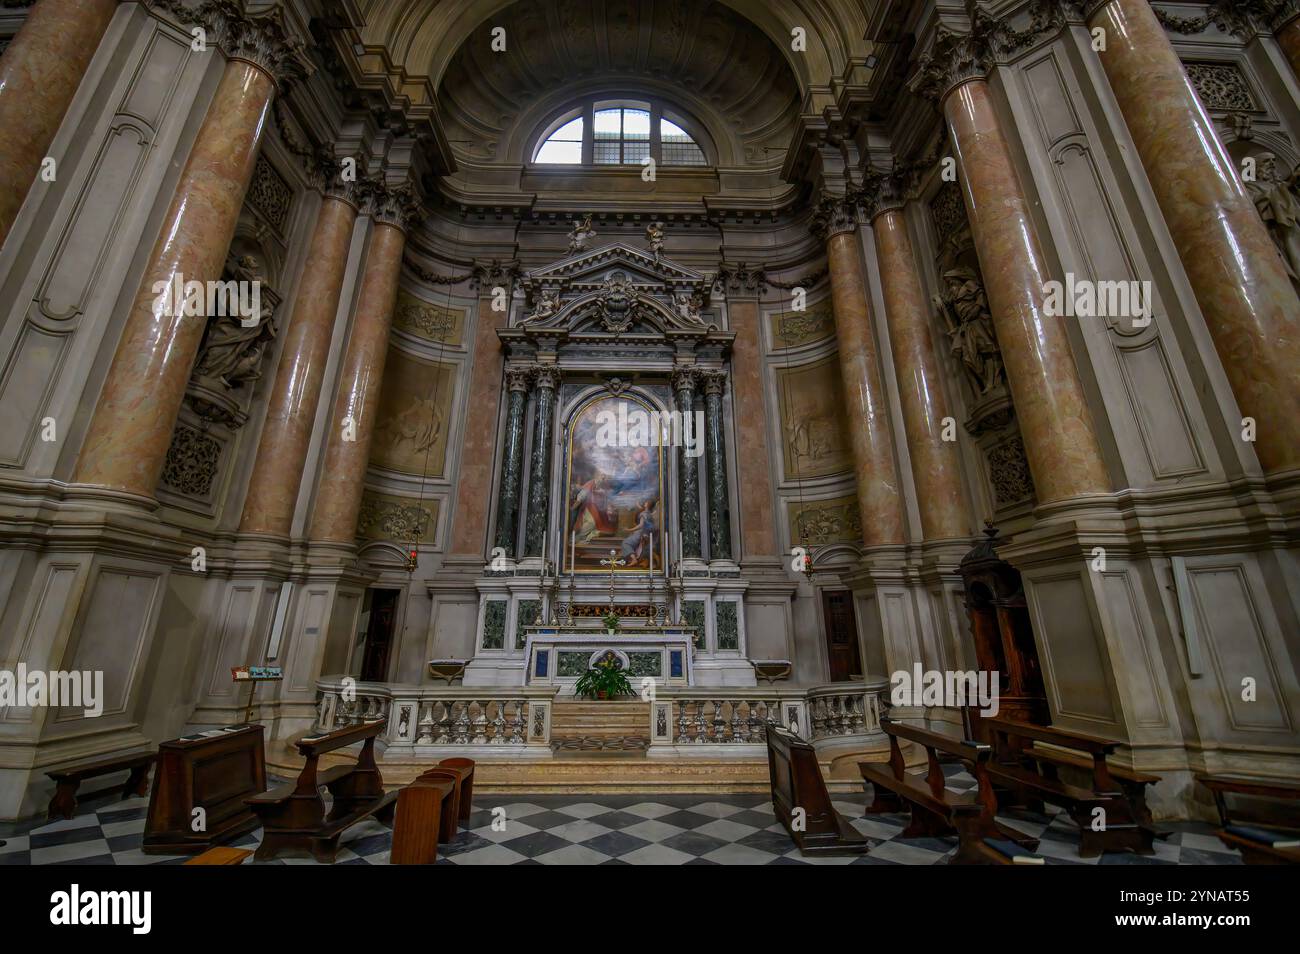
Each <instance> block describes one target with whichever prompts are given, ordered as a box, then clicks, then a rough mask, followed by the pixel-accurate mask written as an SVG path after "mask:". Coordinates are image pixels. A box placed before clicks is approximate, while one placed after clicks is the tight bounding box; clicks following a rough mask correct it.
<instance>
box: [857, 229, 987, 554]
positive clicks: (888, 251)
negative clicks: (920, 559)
mask: <svg viewBox="0 0 1300 954" xmlns="http://www.w3.org/2000/svg"><path fill="white" fill-rule="evenodd" d="M871 228H872V232H873V233H874V234H875V237H876V261H877V262H878V263H879V266H880V281H881V284H882V285H883V286H884V295H885V321H886V323H887V325H888V327H889V343H890V348H891V350H892V351H893V356H894V372H895V373H896V374H897V375H898V394H899V400H900V403H901V404H902V411H903V430H904V432H905V433H906V435H907V450H908V453H909V455H910V456H911V459H912V479H913V481H914V483H915V485H916V497H917V503H918V505H919V506H920V510H921V530H922V533H923V534H924V536H925V539H926V540H942V539H949V538H953V537H969V536H970V534H971V532H972V528H971V521H970V514H969V513H968V512H967V509H966V500H965V497H964V496H963V494H962V484H961V463H960V461H959V460H958V456H957V442H956V441H955V440H948V441H945V440H944V439H943V431H944V423H943V422H944V418H946V417H948V416H949V414H948V406H947V404H946V402H945V400H944V396H943V385H942V384H941V380H942V372H941V370H940V366H939V362H938V359H937V358H936V357H935V353H934V342H933V341H932V340H931V337H930V307H929V302H928V301H927V300H926V297H925V294H924V292H922V290H921V281H920V278H919V276H918V275H917V271H916V259H915V258H914V257H913V255H912V240H911V239H910V238H909V237H908V234H907V222H906V220H905V219H904V218H903V212H902V209H901V208H899V207H898V206H894V207H889V208H881V209H879V210H878V211H877V213H876V215H875V218H874V219H872V222H871Z"/></svg>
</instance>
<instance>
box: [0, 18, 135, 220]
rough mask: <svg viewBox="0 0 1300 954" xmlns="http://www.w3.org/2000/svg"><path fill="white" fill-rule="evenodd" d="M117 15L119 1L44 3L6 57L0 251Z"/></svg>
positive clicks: (1, 80) (0, 79) (0, 88)
mask: <svg viewBox="0 0 1300 954" xmlns="http://www.w3.org/2000/svg"><path fill="white" fill-rule="evenodd" d="M116 10H117V0H39V2H38V3H37V4H36V5H35V6H33V7H32V9H31V10H30V11H29V12H28V14H27V19H26V20H24V21H23V25H22V27H21V28H20V29H19V30H18V33H17V35H16V36H15V37H14V38H13V40H12V41H11V42H10V44H9V47H8V48H7V49H6V50H5V52H4V55H3V56H0V245H3V244H4V240H5V238H6V237H7V236H8V235H9V229H10V228H12V227H13V224H14V219H15V218H17V216H18V210H19V209H20V208H21V207H22V204H23V199H24V198H26V196H27V192H28V190H29V189H30V187H31V185H32V182H33V181H34V180H35V178H36V174H37V173H38V172H39V171H40V167H41V160H42V159H44V158H45V155H46V150H48V149H49V148H50V143H51V142H53V140H54V134H55V133H56V132H58V129H59V124H60V123H61V122H63V116H64V114H65V113H67V111H68V106H69V105H70V104H71V103H72V97H73V96H74V95H75V94H76V92H77V87H78V86H80V85H81V78H82V77H83V76H84V75H85V74H86V67H87V66H89V65H90V58H91V57H92V56H94V54H95V50H96V49H98V47H99V42H100V40H102V39H103V37H104V31H105V30H107V29H108V23H109V21H110V20H112V19H113V13H114V12H115V11H116Z"/></svg>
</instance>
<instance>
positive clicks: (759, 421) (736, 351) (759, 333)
mask: <svg viewBox="0 0 1300 954" xmlns="http://www.w3.org/2000/svg"><path fill="white" fill-rule="evenodd" d="M760 275H761V273H754V272H751V271H749V270H748V269H745V268H744V267H743V266H742V267H741V269H736V270H731V271H730V272H729V273H728V275H727V286H726V287H727V325H728V327H729V328H730V330H731V331H734V332H735V333H736V339H735V341H733V342H732V345H731V394H732V404H733V406H735V407H738V408H744V413H742V414H738V415H736V459H737V460H743V461H750V462H753V465H754V466H752V467H748V468H746V471H745V479H744V480H742V481H740V482H739V485H738V486H737V488H736V490H737V494H736V495H737V497H739V510H740V552H741V556H742V558H743V559H750V558H754V557H772V556H773V555H775V554H776V553H777V546H776V527H775V525H774V524H773V522H772V510H773V504H772V500H773V497H772V478H771V473H770V471H769V470H768V461H769V460H770V457H769V455H768V435H767V414H766V413H765V412H764V411H763V407H764V397H763V353H764V349H763V328H762V323H761V322H762V314H761V312H760V311H759V307H758V297H757V296H758V291H759V280H760V279H759V276H760Z"/></svg>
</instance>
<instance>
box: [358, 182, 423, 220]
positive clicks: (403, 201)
mask: <svg viewBox="0 0 1300 954" xmlns="http://www.w3.org/2000/svg"><path fill="white" fill-rule="evenodd" d="M362 191H363V193H364V195H365V211H366V213H367V214H368V215H370V217H371V218H373V219H374V220H375V221H376V222H380V223H383V224H384V225H391V226H393V228H396V229H401V230H402V231H403V232H407V231H410V228H411V226H413V225H415V224H416V223H417V222H419V221H420V219H422V218H423V217H424V209H423V208H422V207H421V205H420V199H419V197H418V196H417V195H416V194H415V188H414V187H413V186H412V185H411V183H410V182H401V183H397V184H394V185H390V184H388V183H387V182H383V181H378V182H375V181H372V182H368V183H366V186H365V188H364V190H362Z"/></svg>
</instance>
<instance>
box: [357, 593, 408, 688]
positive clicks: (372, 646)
mask: <svg viewBox="0 0 1300 954" xmlns="http://www.w3.org/2000/svg"><path fill="white" fill-rule="evenodd" d="M400 595H401V593H400V591H399V590H371V591H370V625H369V626H368V627H367V628H366V646H365V650H364V655H363V656H362V662H361V681H362V682H385V681H387V679H388V654H389V651H390V649H391V647H392V645H393V630H394V629H395V628H396V627H397V598H398V596H400Z"/></svg>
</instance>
